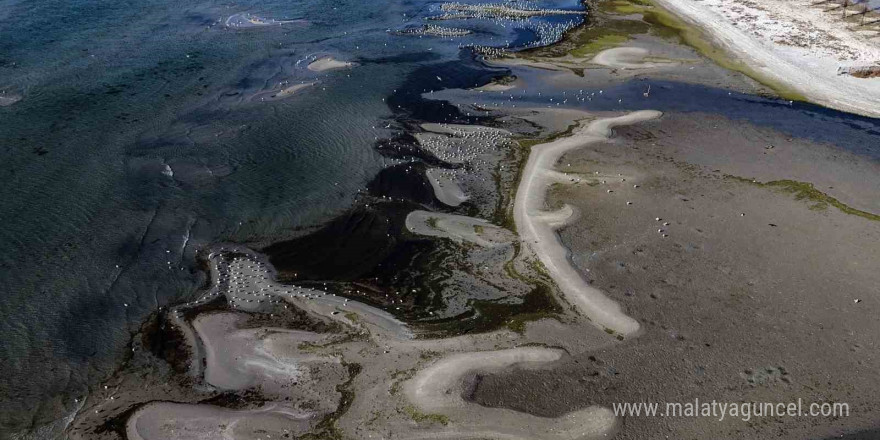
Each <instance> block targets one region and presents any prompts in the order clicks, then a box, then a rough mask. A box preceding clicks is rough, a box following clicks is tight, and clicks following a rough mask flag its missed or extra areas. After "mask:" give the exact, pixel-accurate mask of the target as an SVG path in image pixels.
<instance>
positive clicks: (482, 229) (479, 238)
mask: <svg viewBox="0 0 880 440" xmlns="http://www.w3.org/2000/svg"><path fill="white" fill-rule="evenodd" d="M406 229H408V230H409V231H410V232H412V233H413V234H419V235H427V236H431V237H441V238H448V239H450V240H453V241H455V242H458V243H461V242H464V241H466V242H469V243H474V244H477V245H480V246H483V247H492V246H498V245H502V244H507V243H513V241H514V239H515V238H516V237H515V236H514V235H513V233H512V232H510V231H508V230H507V229H504V228H502V227H500V226H496V225H493V224H492V223H489V222H488V221H487V220H483V219H481V218H474V217H466V216H463V215H454V214H446V213H442V212H429V211H413V212H411V213H409V215H407V216H406Z"/></svg>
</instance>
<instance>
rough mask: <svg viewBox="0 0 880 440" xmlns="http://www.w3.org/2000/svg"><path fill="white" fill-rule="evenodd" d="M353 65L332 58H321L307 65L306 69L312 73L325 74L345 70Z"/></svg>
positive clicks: (353, 64)
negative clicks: (330, 71) (329, 71)
mask: <svg viewBox="0 0 880 440" xmlns="http://www.w3.org/2000/svg"><path fill="white" fill-rule="evenodd" d="M354 66H355V63H352V62H348V61H340V60H337V59H335V58H333V57H329V56H328V57H321V58H318V59H317V60H315V61H312V62H311V63H309V66H308V69H309V70H311V71H312V72H326V71H328V70H336V69H346V68H350V67H354Z"/></svg>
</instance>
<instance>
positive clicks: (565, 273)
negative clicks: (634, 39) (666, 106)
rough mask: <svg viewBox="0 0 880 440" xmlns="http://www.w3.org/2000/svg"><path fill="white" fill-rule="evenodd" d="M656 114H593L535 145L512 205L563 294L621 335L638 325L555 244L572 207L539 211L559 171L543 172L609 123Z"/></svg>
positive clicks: (607, 130)
mask: <svg viewBox="0 0 880 440" xmlns="http://www.w3.org/2000/svg"><path fill="white" fill-rule="evenodd" d="M661 114H662V113H660V112H658V111H652V110H642V111H637V112H633V113H629V114H627V115H624V116H619V117H615V118H602V119H597V120H594V121H592V122H590V123H589V124H587V126H586V127H583V128H581V129H579V130H577V131H576V132H575V133H574V134H573V135H571V136H569V137H565V138H562V139H558V140H555V141H553V142H550V143H546V144H540V145H535V146H534V147H532V150H531V153H530V154H529V158H528V161H527V162H526V166H525V168H524V169H523V173H522V178H521V180H520V184H519V188H517V192H516V199H515V200H514V205H513V218H514V222H515V223H516V227H517V231H518V232H519V234H520V238H521V239H522V241H523V242H525V243H527V244H528V246H529V247H531V249H532V250H533V251H534V252H535V254H537V256H538V258H539V259H540V260H541V262H542V263H543V264H544V266H545V267H546V268H547V270H548V271H549V272H550V274H551V276H552V277H553V279H554V280H555V281H556V283H557V284H558V285H559V288H560V290H562V293H563V295H564V296H565V298H566V299H567V300H568V301H569V302H570V303H572V304H573V305H575V306H576V307H577V308H578V310H579V311H580V312H581V313H583V314H584V315H586V316H587V317H588V318H589V319H590V320H591V321H592V322H593V324H595V325H597V326H599V327H603V328H607V329H611V330H613V331H614V332H616V333H620V334H623V335H631V334H634V333H635V332H637V331H638V329H639V324H638V322H636V321H635V320H634V319H632V318H630V317H629V316H627V315H626V314H624V313H623V311H622V310H621V309H620V305H618V304H617V303H616V302H614V301H612V300H611V299H609V298H608V297H606V296H605V295H604V294H603V293H602V291H600V290H599V289H596V288H595V287H592V286H590V285H589V284H587V283H586V282H585V281H584V279H583V277H582V276H581V274H580V273H579V272H578V270H577V269H576V268H575V267H574V266H572V264H571V262H570V261H569V258H568V249H566V248H565V246H563V245H562V243H560V241H559V237H558V236H557V235H556V229H557V228H559V227H561V226H563V225H565V222H566V221H570V216H571V215H573V213H574V211H573V210H572V208H571V207H564V208H562V210H559V211H556V212H553V213H548V212H547V211H545V210H544V201H545V196H546V193H547V190H548V189H549V186H550V184H551V183H554V182H557V181H558V180H559V176H558V173H547V172H546V171H553V168H554V166H555V164H556V162H557V161H558V160H559V158H560V157H562V155H563V154H565V153H566V152H568V151H570V150H573V149H576V148H581V147H584V146H586V145H589V144H592V143H595V142H602V141H605V140H607V139H608V138H609V137H610V136H611V133H612V132H611V128H612V127H614V126H616V125H626V124H634V123H637V122H642V121H647V120H650V119H656V118H658V117H660V115H661Z"/></svg>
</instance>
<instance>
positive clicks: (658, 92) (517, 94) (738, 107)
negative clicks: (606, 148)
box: [432, 68, 880, 160]
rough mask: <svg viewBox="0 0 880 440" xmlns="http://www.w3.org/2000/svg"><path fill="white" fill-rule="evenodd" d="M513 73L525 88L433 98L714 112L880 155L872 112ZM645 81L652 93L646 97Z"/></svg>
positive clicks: (658, 84) (670, 85) (680, 86)
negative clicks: (581, 84)
mask: <svg viewBox="0 0 880 440" xmlns="http://www.w3.org/2000/svg"><path fill="white" fill-rule="evenodd" d="M514 73H515V74H516V75H517V76H519V77H520V78H521V79H522V80H523V81H524V82H525V83H526V84H529V88H528V89H526V90H521V89H516V90H513V91H511V92H506V94H499V93H497V92H495V93H483V94H475V93H473V92H467V91H461V90H447V91H443V92H442V93H437V94H435V95H433V96H432V98H434V99H438V100H441V99H446V100H450V101H451V102H458V103H464V104H471V103H473V102H477V103H479V104H481V105H482V106H485V107H492V106H493V104H494V103H500V104H501V105H500V106H498V107H497V108H499V109H504V108H505V106H507V107H510V106H511V105H512V104H516V105H517V106H519V107H520V108H522V107H552V108H572V109H580V110H585V111H634V110H660V111H663V112H703V113H713V114H718V115H722V116H725V117H727V118H730V119H734V120H742V121H744V122H748V123H751V124H756V125H760V126H764V127H768V128H773V129H775V130H778V131H781V132H783V133H787V134H789V135H791V136H793V137H797V138H802V139H810V140H813V141H816V142H821V143H828V144H831V145H834V146H836V147H839V148H843V149H846V150H847V151H850V152H853V153H857V154H859V155H862V156H865V157H866V158H869V159H870V160H880V119H876V118H870V117H866V116H859V115H853V114H850V113H843V112H839V111H836V110H830V109H827V108H825V107H821V106H818V105H814V104H809V103H803V102H791V101H787V100H782V99H778V98H769V97H761V96H755V95H748V94H743V93H738V92H732V91H729V90H724V89H720V88H715V87H707V86H702V85H696V84H687V83H680V82H673V81H661V80H653V79H639V80H631V81H627V82H624V83H620V84H616V85H613V86H606V87H602V88H601V89H600V88H589V87H586V88H574V87H564V86H562V87H561V86H559V85H556V84H554V85H552V86H551V85H547V84H545V82H544V81H541V80H540V79H539V77H540V75H541V72H540V71H537V69H523V68H517V69H515V71H514ZM649 84H650V86H651V91H650V95H649V97H645V96H644V93H645V91H646V90H647V87H648V85H649ZM600 90H601V93H599V91H600ZM511 96H513V97H514V100H513V101H509V97H511ZM578 98H580V99H578ZM565 100H567V102H564V101H565Z"/></svg>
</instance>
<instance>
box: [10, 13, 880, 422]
mask: <svg viewBox="0 0 880 440" xmlns="http://www.w3.org/2000/svg"><path fill="white" fill-rule="evenodd" d="M468 3H477V1H475V0H469V1H468ZM529 4H531V5H535V6H541V7H549V8H567V9H576V8H578V7H579V6H578V4H579V2H577V1H576V0H542V1H535V2H530V3H529ZM436 11H437V3H434V2H431V1H427V0H386V1H369V2H365V1H361V0H341V1H329V0H307V1H300V2H282V1H275V0H273V1H255V0H250V1H244V2H237V3H235V4H234V5H233V4H230V3H221V2H213V1H197V2H187V3H185V4H184V3H180V2H170V1H167V0H147V1H142V2H132V1H121V2H119V1H112V2H111V1H107V0H94V1H85V0H73V1H57V0H54V1H34V0H0V91H6V92H7V93H15V94H20V95H23V97H24V98H23V99H22V100H21V101H20V102H18V103H16V104H14V105H11V106H7V107H0V183H2V188H3V191H2V199H0V224H2V225H3V227H2V229H0V286H2V291H0V292H2V293H0V314H2V316H0V318H2V319H0V371H2V372H3V373H4V374H3V375H2V378H0V396H2V403H0V437H4V436H3V434H5V433H9V432H14V431H19V430H21V429H24V428H27V427H32V426H37V425H39V424H42V423H45V422H47V421H49V420H50V419H51V417H53V416H54V415H56V414H57V413H58V412H59V410H63V409H65V408H66V409H70V408H72V406H73V405H72V399H73V398H74V396H77V395H82V394H83V393H85V392H86V391H87V389H88V386H89V385H90V384H92V385H93V384H94V383H95V382H96V381H98V380H100V379H101V378H103V377H105V376H106V375H107V374H108V373H109V372H111V371H112V369H113V368H114V366H115V364H116V362H117V361H118V359H119V358H120V355H121V353H123V351H124V350H125V345H126V344H127V342H128V340H129V338H130V336H131V334H132V332H134V331H136V330H137V328H138V326H139V325H140V323H141V322H142V321H143V319H144V318H145V317H146V316H147V315H148V314H149V313H151V312H152V311H154V310H155V309H156V308H157V307H159V306H162V305H165V304H168V303H170V302H173V301H177V300H180V299H182V298H187V297H190V296H191V295H193V293H194V291H195V290H196V289H197V288H198V286H199V285H201V283H203V282H204V279H203V275H202V273H201V272H200V270H199V269H198V268H197V267H196V266H195V258H194V257H195V252H196V251H197V250H198V249H199V247H200V246H203V245H205V244H208V243H212V242H216V241H228V240H232V241H245V242H259V243H268V242H272V241H277V240H281V239H284V238H290V237H293V236H297V235H300V234H302V233H304V231H306V230H309V229H310V228H311V227H314V226H316V225H319V224H321V223H322V222H324V221H326V220H328V219H330V218H332V217H334V216H335V215H338V214H340V213H342V212H343V211H345V210H346V209H347V208H349V207H350V206H351V205H352V203H353V201H354V200H355V198H356V197H357V194H358V191H359V190H361V191H362V190H363V189H364V188H365V185H366V184H367V182H369V181H370V180H371V179H372V178H373V177H374V176H375V175H376V174H377V173H378V172H379V171H380V170H381V169H383V168H384V167H386V166H388V165H391V164H392V163H391V162H390V161H389V159H387V158H383V157H382V156H381V155H379V154H378V153H377V152H376V150H375V149H374V142H375V140H376V139H377V138H384V137H389V136H391V135H393V134H394V133H395V132H397V131H398V129H399V128H400V127H401V124H400V121H404V120H430V121H457V122H468V121H476V119H475V118H467V117H466V116H465V115H462V114H461V113H459V112H458V111H457V110H456V108H455V107H454V106H452V105H450V104H448V103H444V102H442V101H441V100H439V98H441V97H448V98H450V99H454V100H455V101H458V102H473V100H474V99H482V100H485V102H486V103H491V102H493V100H495V99H496V97H495V96H494V95H492V94H484V95H483V96H480V97H477V98H475V97H474V96H473V95H474V94H473V93H472V92H460V91H449V92H442V93H441V92H438V93H435V94H430V92H431V91H434V90H436V91H439V90H442V89H450V88H465V87H471V86H474V85H479V84H482V83H485V82H487V81H489V80H490V79H491V78H492V77H493V76H497V75H499V74H502V73H504V70H503V69H493V68H487V67H485V66H482V65H480V64H478V63H476V62H474V61H472V60H471V57H470V56H469V55H468V54H467V52H466V51H463V50H462V49H461V48H460V47H459V46H460V44H481V45H506V44H508V43H510V44H513V45H528V44H532V43H533V42H534V41H536V40H539V39H540V38H541V37H540V34H541V29H542V26H544V24H546V23H552V22H557V23H561V22H566V21H568V20H571V19H572V17H566V18H558V17H557V18H540V19H532V20H529V21H528V22H526V23H513V22H502V23H497V22H490V21H485V20H481V21H474V20H467V21H463V20H450V21H443V22H434V24H438V25H442V26H450V27H467V28H470V29H473V30H475V31H476V32H475V33H474V34H472V35H469V36H467V37H463V38H452V39H449V38H437V37H427V36H426V37H418V36H412V35H408V36H401V35H393V34H392V33H389V32H388V31H389V30H399V29H404V28H408V27H412V26H419V25H421V24H423V23H424V20H423V19H424V17H425V16H427V15H431V14H434V13H436ZM240 13H249V14H252V15H253V16H257V17H261V18H265V19H267V20H278V21H285V22H286V23H284V24H277V23H276V24H273V25H271V26H265V27H251V28H247V29H228V28H226V27H225V26H223V24H224V23H225V20H226V19H227V18H228V17H230V16H232V15H234V14H240ZM288 21H289V22H288ZM324 55H332V56H335V57H337V58H339V59H342V60H346V61H353V62H356V63H358V64H359V66H358V67H356V68H354V69H349V70H339V71H332V72H323V73H315V72H311V71H309V70H308V69H306V66H307V65H308V62H309V61H310V60H311V59H313V58H314V57H316V56H324ZM530 74H531V75H540V74H541V73H540V72H539V71H532V73H526V72H525V71H523V72H519V71H517V75H521V76H527V75H530ZM526 79H527V80H528V78H526ZM311 81H317V83H316V84H315V85H314V86H312V87H310V88H306V89H303V90H301V91H299V92H297V93H296V94H295V95H294V96H292V97H290V98H287V99H280V100H273V99H268V100H264V98H266V97H271V95H272V94H274V92H272V91H273V90H278V89H279V87H282V86H286V85H290V84H296V83H300V82H311ZM533 83H539V81H537V80H536V81H534V82H533ZM652 84H653V89H652V92H651V99H650V100H648V101H645V100H643V99H642V93H643V91H644V82H642V81H631V82H627V83H624V84H621V85H619V86H616V87H613V88H609V89H607V90H605V91H604V92H603V95H605V96H604V97H603V98H601V99H594V100H593V101H590V102H584V103H575V102H570V103H567V104H566V106H569V107H575V108H583V109H586V110H632V109H639V108H656V109H659V110H663V111H703V112H713V113H720V114H724V115H727V116H729V117H733V118H743V119H747V120H750V121H752V122H755V123H762V124H767V125H770V126H773V127H776V128H778V129H780V130H784V131H786V132H790V133H792V134H793V135H797V136H808V137H814V138H816V139H820V140H823V141H828V142H832V143H835V144H838V145H840V146H841V147H844V148H848V149H851V150H853V151H857V152H859V153H862V154H865V155H867V156H869V157H871V158H872V160H876V159H877V158H878V156H880V152H878V147H877V145H880V142H876V140H877V139H878V138H880V128H878V123H877V121H876V120H871V119H868V118H861V117H857V116H852V115H847V114H843V113H839V112H834V111H829V110H825V109H822V108H819V107H816V106H811V105H806V104H798V103H794V104H788V103H787V102H783V101H779V100H773V99H767V98H759V97H754V96H747V95H741V94H735V93H734V94H728V92H727V91H725V90H720V89H713V88H709V87H701V86H691V85H685V84H679V83H672V82H662V83H661V82H652ZM537 91H538V89H535V90H532V91H531V92H529V93H525V94H523V95H522V97H521V99H522V100H523V101H524V102H530V103H531V104H533V105H552V104H549V102H547V99H549V98H548V97H551V96H552V97H555V99H560V100H561V99H565V98H564V96H571V95H570V94H572V93H574V91H573V90H566V91H565V92H566V95H562V92H563V90H561V89H554V90H549V89H548V90H543V91H542V93H543V94H542V96H541V97H538V96H535V93H536V92H537ZM261 98H263V99H261ZM618 100H622V101H618ZM389 125H390V127H389V128H387V129H386V128H384V127H386V126H389Z"/></svg>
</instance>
